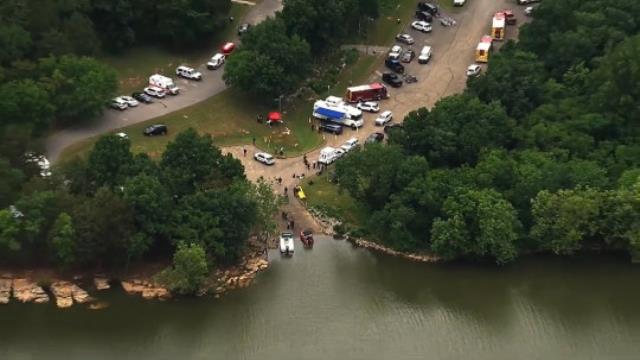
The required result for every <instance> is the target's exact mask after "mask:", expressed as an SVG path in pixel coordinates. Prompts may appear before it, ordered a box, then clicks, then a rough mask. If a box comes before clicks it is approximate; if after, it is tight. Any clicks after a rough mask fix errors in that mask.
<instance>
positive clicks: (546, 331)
mask: <svg viewBox="0 0 640 360" xmlns="http://www.w3.org/2000/svg"><path fill="white" fill-rule="evenodd" d="M297 245H300V244H299V243H297ZM270 255H271V258H272V260H273V261H272V266H271V267H270V268H269V269H268V270H267V271H266V272H264V273H262V274H261V275H259V276H258V278H257V282H256V283H255V284H254V285H253V286H251V287H250V288H248V289H243V290H239V291H236V292H233V293H231V294H229V295H227V296H225V297H224V298H222V299H218V300H215V299H213V298H204V299H181V300H174V301H168V302H147V301H144V300H141V299H137V298H133V297H130V296H126V295H123V294H122V292H121V291H120V290H113V291H110V292H107V293H104V294H101V295H100V298H101V299H103V300H107V301H108V302H109V303H110V307H109V308H107V309H105V310H100V311H92V310H88V309H84V308H81V307H75V308H72V309H68V310H58V309H56V308H55V306H54V305H52V304H50V305H44V306H43V305H21V304H13V303H12V304H10V305H8V306H2V307H0V321H1V324H2V326H0V359H2V360H14V359H20V360H23V359H54V360H57V359H61V360H62V359H65V360H69V359H88V360H89V359H135V360H142V359H154V360H155V359H262V360H264V359H267V360H271V359H367V360H372V359H481V360H484V359H492V360H495V359H563V360H564V359H576V360H577V359H580V360H583V359H634V360H635V359H640V288H639V286H638V285H639V284H640V283H639V281H638V280H639V279H640V267H637V266H635V267H634V266H632V265H630V264H627V263H626V262H625V261H624V260H623V259H615V258H603V257H590V258H579V259H566V258H565V259H558V258H544V259H541V258H537V259H528V260H521V261H520V262H519V263H518V264H516V265H512V266H509V267H503V268H496V267H492V266H477V265H460V264H449V265H431V264H416V263H410V262H406V261H404V260H400V259H395V258H390V257H386V256H382V255H377V254H373V253H370V252H368V251H366V250H362V249H354V248H352V246H351V245H350V244H349V243H346V242H344V241H334V240H331V239H319V240H318V239H317V240H316V246H315V248H314V249H313V250H304V249H302V247H301V246H298V247H297V252H296V254H295V255H294V256H293V257H292V258H281V257H280V255H279V254H278V253H276V252H273V253H271V254H270Z"/></svg>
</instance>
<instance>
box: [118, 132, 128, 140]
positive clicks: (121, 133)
mask: <svg viewBox="0 0 640 360" xmlns="http://www.w3.org/2000/svg"><path fill="white" fill-rule="evenodd" d="M115 136H117V137H119V138H121V139H128V138H129V135H127V134H125V133H123V132H119V133H115Z"/></svg>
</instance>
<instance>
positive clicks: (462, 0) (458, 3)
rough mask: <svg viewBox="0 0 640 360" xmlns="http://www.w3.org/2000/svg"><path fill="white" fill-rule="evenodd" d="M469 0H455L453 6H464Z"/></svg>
mask: <svg viewBox="0 0 640 360" xmlns="http://www.w3.org/2000/svg"><path fill="white" fill-rule="evenodd" d="M466 2H467V0H453V6H463V5H464V4H465V3H466Z"/></svg>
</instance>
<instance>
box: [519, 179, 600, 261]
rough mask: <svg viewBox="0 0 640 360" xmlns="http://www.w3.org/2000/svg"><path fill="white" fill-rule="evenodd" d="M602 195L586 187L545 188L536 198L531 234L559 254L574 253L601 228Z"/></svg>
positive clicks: (545, 246) (542, 245)
mask: <svg viewBox="0 0 640 360" xmlns="http://www.w3.org/2000/svg"><path fill="white" fill-rule="evenodd" d="M600 197H601V195H600V194H599V193H598V191H597V190H594V189H590V188H584V189H576V190H560V191H558V192H556V193H551V192H549V191H546V190H545V191H541V192H540V193H539V194H538V196H536V198H535V199H534V200H533V207H532V210H533V218H534V225H533V227H532V228H531V237H532V238H533V239H535V240H537V241H538V242H539V244H540V245H541V247H542V248H544V249H547V250H551V251H553V252H554V253H556V254H573V253H574V252H576V251H577V250H580V249H581V248H582V245H583V243H584V242H585V241H586V240H589V239H591V238H592V237H593V236H594V235H595V234H596V233H597V232H598V227H597V223H598V222H597V220H598V217H599V214H600V206H601V201H602V200H601V198H600Z"/></svg>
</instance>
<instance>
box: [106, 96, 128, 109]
mask: <svg viewBox="0 0 640 360" xmlns="http://www.w3.org/2000/svg"><path fill="white" fill-rule="evenodd" d="M109 106H111V107H112V108H114V109H116V110H120V111H124V110H127V109H128V108H129V105H128V104H127V102H126V101H124V100H122V98H121V97H119V96H118V97H117V98H114V99H113V100H111V104H110V105H109Z"/></svg>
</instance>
